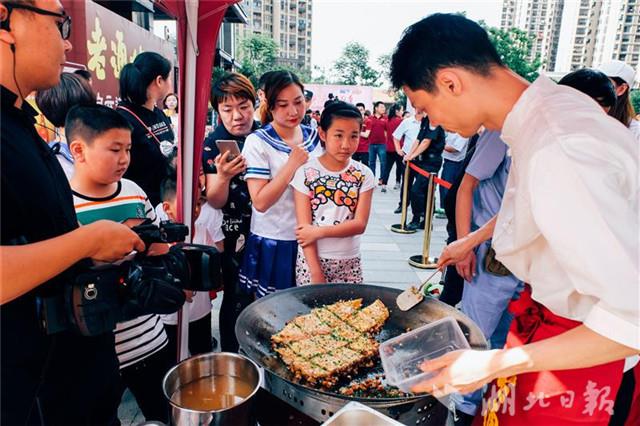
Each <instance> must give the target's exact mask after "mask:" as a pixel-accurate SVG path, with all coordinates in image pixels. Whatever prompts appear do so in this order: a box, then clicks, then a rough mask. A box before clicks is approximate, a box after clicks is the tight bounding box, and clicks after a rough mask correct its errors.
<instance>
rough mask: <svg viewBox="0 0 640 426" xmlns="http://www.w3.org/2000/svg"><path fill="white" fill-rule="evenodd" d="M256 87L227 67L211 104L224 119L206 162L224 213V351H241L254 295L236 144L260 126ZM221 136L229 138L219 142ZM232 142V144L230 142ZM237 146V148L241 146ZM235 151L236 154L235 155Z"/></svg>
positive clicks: (247, 200)
mask: <svg viewBox="0 0 640 426" xmlns="http://www.w3.org/2000/svg"><path fill="white" fill-rule="evenodd" d="M256 98H257V95H256V91H255V89H254V88H253V85H252V84H251V82H250V81H249V80H248V79H247V78H246V77H245V76H243V75H241V74H237V73H227V74H225V75H223V76H222V77H220V79H218V81H216V82H215V83H214V84H213V86H212V87H211V105H212V106H213V108H214V109H215V110H216V112H217V113H218V116H219V117H220V122H219V123H218V126H217V127H216V129H215V130H214V131H213V132H212V133H211V134H210V135H209V136H208V137H207V139H206V140H205V142H204V148H203V154H202V168H203V170H204V173H205V175H206V188H207V201H208V202H209V204H211V206H213V207H214V208H217V209H221V210H222V213H223V223H222V231H223V232H224V236H225V238H224V252H223V255H222V259H223V263H222V275H223V282H224V293H223V297H222V307H221V308H220V347H221V349H222V351H227V352H228V351H231V352H237V351H238V341H237V340H236V337H235V330H234V329H235V324H236V319H237V318H238V315H240V312H241V311H242V310H243V309H244V308H245V307H246V306H247V305H249V303H251V302H252V301H253V296H251V295H249V294H247V293H245V292H244V291H243V290H242V289H241V288H240V285H239V283H238V272H239V268H240V265H241V264H242V258H243V256H244V247H245V242H246V240H247V238H248V236H249V226H250V222H251V197H250V196H249V190H248V189H247V183H246V182H245V181H244V179H243V176H244V173H245V171H246V164H245V159H244V157H242V156H241V155H238V156H235V158H233V157H234V156H233V152H234V151H235V148H234V147H230V145H231V142H229V141H235V142H236V143H237V144H238V149H239V150H241V149H242V147H243V145H244V140H245V138H246V137H247V136H248V135H249V134H251V132H252V131H253V130H256V129H257V128H258V126H257V124H256V123H255V121H254V120H253V114H254V112H255V107H254V105H255V102H256ZM216 141H225V142H221V143H220V144H216ZM218 145H220V147H223V149H222V151H224V152H222V153H221V150H220V149H219V148H218ZM227 147H229V148H230V150H227V149H225V148H227ZM239 150H238V152H239ZM230 157H231V158H230Z"/></svg>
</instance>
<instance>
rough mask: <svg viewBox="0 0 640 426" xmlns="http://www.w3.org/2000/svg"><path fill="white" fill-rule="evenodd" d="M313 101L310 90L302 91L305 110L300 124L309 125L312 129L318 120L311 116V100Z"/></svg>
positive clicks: (316, 125) (316, 126)
mask: <svg viewBox="0 0 640 426" xmlns="http://www.w3.org/2000/svg"><path fill="white" fill-rule="evenodd" d="M312 101H313V92H312V91H311V90H305V91H304V104H305V107H306V108H307V111H306V112H305V114H304V118H303V119H302V124H304V125H305V126H309V127H311V128H312V129H317V128H318V122H317V121H316V119H315V118H313V111H311V102H312Z"/></svg>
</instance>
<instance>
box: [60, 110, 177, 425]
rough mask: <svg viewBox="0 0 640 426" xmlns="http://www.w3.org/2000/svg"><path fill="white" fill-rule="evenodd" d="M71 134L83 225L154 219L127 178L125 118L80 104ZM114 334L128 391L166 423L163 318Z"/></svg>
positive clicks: (69, 124) (167, 361) (145, 319)
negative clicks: (163, 387) (163, 389)
mask: <svg viewBox="0 0 640 426" xmlns="http://www.w3.org/2000/svg"><path fill="white" fill-rule="evenodd" d="M65 133H66V135H67V140H68V141H69V148H70V150H71V154H72V155H73V157H74V162H75V172H74V175H73V178H72V179H71V181H70V184H71V189H72V192H73V202H74V205H75V209H76V215H77V217H78V221H79V222H80V224H81V225H86V224H89V223H92V222H95V221H97V220H102V219H108V220H113V221H116V222H122V221H125V220H127V219H130V218H147V217H149V218H151V219H154V210H153V208H152V206H151V204H150V203H149V200H148V198H147V195H146V194H145V193H144V191H143V190H142V189H141V188H140V187H139V186H138V185H136V184H135V183H134V182H132V181H130V180H128V179H123V178H122V176H123V175H124V173H125V171H126V170H127V167H128V166H129V160H130V150H131V127H130V125H129V124H128V123H127V121H126V120H125V119H124V118H122V117H121V116H120V115H119V114H118V113H116V112H115V111H114V110H112V109H111V108H108V107H104V106H100V105H95V106H76V107H74V108H72V109H71V110H70V111H69V113H68V115H67V119H66V123H65ZM114 331H115V342H116V353H117V355H118V361H119V362H120V375H121V377H122V382H123V391H124V388H126V387H128V388H129V390H130V391H131V392H132V393H133V395H134V396H135V398H136V401H137V402H138V405H139V406H140V409H141V410H142V413H143V414H144V417H145V419H146V420H147V421H150V420H157V421H162V422H165V423H166V422H167V420H168V405H167V403H166V401H165V398H164V396H163V394H162V378H163V376H164V374H165V373H166V372H167V370H168V369H169V368H170V367H171V365H172V360H171V357H170V352H169V348H168V347H167V334H166V333H165V329H164V325H163V322H162V320H161V319H160V316H159V315H157V314H151V315H143V316H140V317H138V318H135V319H132V320H129V321H124V322H121V323H118V325H117V326H116V329H115V330H114Z"/></svg>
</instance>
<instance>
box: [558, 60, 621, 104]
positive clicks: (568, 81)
mask: <svg viewBox="0 0 640 426" xmlns="http://www.w3.org/2000/svg"><path fill="white" fill-rule="evenodd" d="M558 84H562V85H563V86H569V87H573V88H574V89H576V90H579V91H581V92H582V93H584V94H586V95H588V96H590V97H591V98H593V99H594V100H595V101H596V102H598V103H599V104H600V105H601V106H603V107H612V106H614V105H615V104H616V89H615V87H614V86H613V83H612V82H611V80H609V77H607V76H606V75H605V74H604V73H602V72H600V71H598V70H594V69H592V68H582V69H579V70H576V71H573V72H570V73H569V74H567V75H565V76H564V77H562V78H561V79H560V81H559V82H558Z"/></svg>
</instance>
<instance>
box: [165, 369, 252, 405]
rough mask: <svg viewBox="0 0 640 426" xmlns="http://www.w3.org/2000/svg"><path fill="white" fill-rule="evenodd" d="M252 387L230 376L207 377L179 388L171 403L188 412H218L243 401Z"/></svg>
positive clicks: (249, 393)
mask: <svg viewBox="0 0 640 426" xmlns="http://www.w3.org/2000/svg"><path fill="white" fill-rule="evenodd" d="M253 390H254V386H252V385H251V384H249V383H247V382H245V381H243V380H240V379H239V378H237V377H231V376H226V375H225V376H209V377H203V378H201V379H198V380H195V381H193V382H191V383H188V384H186V385H184V386H181V387H180V388H179V389H178V390H177V391H176V392H174V394H173V395H172V396H171V402H173V403H174V404H177V405H179V406H180V407H183V408H186V409H188V410H197V411H219V410H224V409H227V408H231V407H233V406H236V405H238V404H240V403H241V402H242V401H244V400H245V399H246V398H247V397H248V396H249V395H251V392H253Z"/></svg>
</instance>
